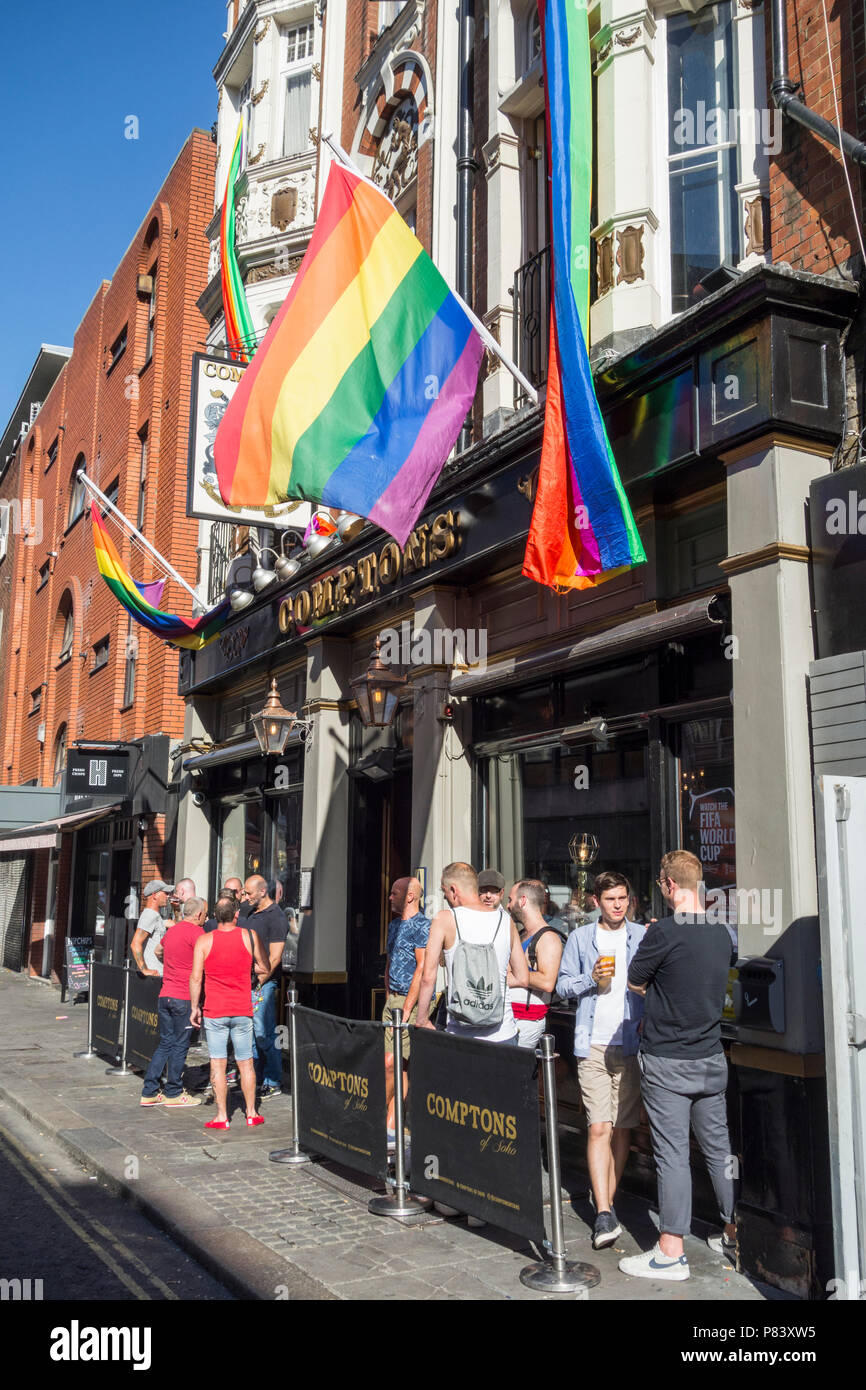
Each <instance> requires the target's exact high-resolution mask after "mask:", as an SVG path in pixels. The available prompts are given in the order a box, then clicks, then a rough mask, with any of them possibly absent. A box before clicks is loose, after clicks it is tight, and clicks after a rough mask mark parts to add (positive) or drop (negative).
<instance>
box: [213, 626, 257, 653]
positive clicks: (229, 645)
mask: <svg viewBox="0 0 866 1390" xmlns="http://www.w3.org/2000/svg"><path fill="white" fill-rule="evenodd" d="M249 635H250V629H249V626H248V625H247V626H245V627H235V628H230V629H229V631H228V632H221V633H220V635H219V637H218V638H217V641H218V642H219V645H220V651H221V652H222V654H223V659H224V660H225V661H238V660H239V659H240V658H241V656H243V651H244V647H245V646H246V645H247V638H248V637H249Z"/></svg>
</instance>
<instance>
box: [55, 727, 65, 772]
mask: <svg viewBox="0 0 866 1390" xmlns="http://www.w3.org/2000/svg"><path fill="white" fill-rule="evenodd" d="M65 771H66V725H65V724H61V725H60V728H59V729H58V730H57V737H56V738H55V740H54V786H55V787H56V786H57V785H58V783H59V782H60V779H61V778H62V776H63V774H64V772H65Z"/></svg>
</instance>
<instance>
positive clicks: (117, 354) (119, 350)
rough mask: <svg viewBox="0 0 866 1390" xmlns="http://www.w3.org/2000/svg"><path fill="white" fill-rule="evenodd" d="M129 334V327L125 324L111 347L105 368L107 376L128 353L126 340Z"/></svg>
mask: <svg viewBox="0 0 866 1390" xmlns="http://www.w3.org/2000/svg"><path fill="white" fill-rule="evenodd" d="M128 333H129V325H128V324H124V325H123V328H122V329H121V330H120V332H119V333H118V335H117V337H116V338H115V340H114V342H113V343H112V344H111V347H110V348H109V349H108V362H107V365H106V368H105V371H106V375H107V374H108V373H109V372H111V371H112V369H113V368H114V367H115V366H116V365H117V363H118V362H119V361H120V359H121V357H122V356H123V354H124V353H125V352H126V340H127V336H128Z"/></svg>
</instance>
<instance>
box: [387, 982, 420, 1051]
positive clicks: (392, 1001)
mask: <svg viewBox="0 0 866 1390" xmlns="http://www.w3.org/2000/svg"><path fill="white" fill-rule="evenodd" d="M405 1003H406V996H405V994H389V995H388V998H387V999H386V1000H385V1007H384V1009H383V1010H382V1022H383V1023H390V1022H391V1020H392V1017H393V1014H394V1010H395V1009H402V1008H403V1005H404V1004H405ZM403 1022H404V1023H417V1022H418V1005H417V1004H415V1005H414V1007H413V1009H412V1012H411V1013H410V1014H409V1016H408V1017H406V1015H405V1014H404V1016H403ZM411 1036H412V1031H411V1029H410V1028H404V1029H403V1036H402V1038H401V1042H402V1044H403V1061H404V1062H405V1060H406V1058H407V1057H408V1056H409V1039H410V1038H411ZM385 1051H386V1052H393V1051H394V1029H393V1028H386V1029H385Z"/></svg>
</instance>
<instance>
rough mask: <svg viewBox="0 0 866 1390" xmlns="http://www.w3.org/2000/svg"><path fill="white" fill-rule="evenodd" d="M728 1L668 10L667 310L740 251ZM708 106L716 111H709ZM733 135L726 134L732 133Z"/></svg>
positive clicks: (684, 303) (690, 299)
mask: <svg viewBox="0 0 866 1390" xmlns="http://www.w3.org/2000/svg"><path fill="white" fill-rule="evenodd" d="M732 10H733V5H732V4H731V2H730V0H725V3H723V4H718V5H712V6H708V7H707V8H705V9H703V10H701V11H700V12H699V13H698V14H690V13H677V14H672V15H670V16H668V19H667V21H666V26H667V28H666V33H667V45H666V47H667V73H668V80H667V87H668V156H667V164H668V185H669V205H670V266H671V312H672V313H674V314H679V313H682V312H683V310H684V309H688V308H689V306H690V305H691V304H692V303H694V293H695V290H696V289H697V287H698V286H699V285H700V283H701V280H702V279H703V277H704V276H705V275H707V274H708V273H709V272H710V271H711V270H715V269H716V268H717V267H718V266H720V265H733V264H736V262H737V261H738V260H739V259H740V256H741V254H742V253H741V246H740V219H739V214H738V195H737V187H736V185H737V180H738V177H739V149H738V141H737V128H736V126H735V124H734V121H733V116H732V113H734V112H736V111H737V109H738V107H737V100H736V96H737V91H736V57H735V48H734V42H735V38H734V24H733V15H732ZM713 113H721V115H720V117H719V118H718V119H717V118H716V117H715V116H714V114H713ZM732 137H733V138H732Z"/></svg>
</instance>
